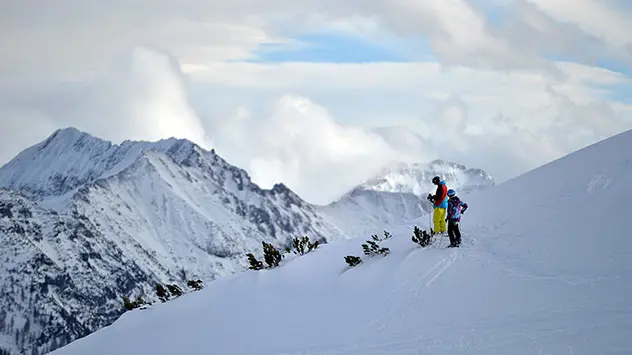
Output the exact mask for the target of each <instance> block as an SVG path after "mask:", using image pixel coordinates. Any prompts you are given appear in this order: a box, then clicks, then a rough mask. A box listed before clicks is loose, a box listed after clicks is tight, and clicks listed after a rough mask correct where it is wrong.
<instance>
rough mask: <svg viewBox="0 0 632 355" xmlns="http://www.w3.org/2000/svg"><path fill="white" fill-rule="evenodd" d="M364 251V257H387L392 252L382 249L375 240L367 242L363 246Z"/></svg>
mask: <svg viewBox="0 0 632 355" xmlns="http://www.w3.org/2000/svg"><path fill="white" fill-rule="evenodd" d="M362 251H363V252H364V255H367V256H374V255H378V254H381V255H384V256H386V255H388V253H390V252H391V250H390V249H389V248H382V247H380V246H379V244H377V242H376V241H374V240H367V241H366V243H364V244H362Z"/></svg>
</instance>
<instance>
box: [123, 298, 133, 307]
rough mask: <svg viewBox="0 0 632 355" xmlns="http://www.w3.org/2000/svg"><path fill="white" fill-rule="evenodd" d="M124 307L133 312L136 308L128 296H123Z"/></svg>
mask: <svg viewBox="0 0 632 355" xmlns="http://www.w3.org/2000/svg"><path fill="white" fill-rule="evenodd" d="M123 307H125V309H127V310H128V311H131V310H132V309H134V308H135V307H134V303H132V302H130V300H129V298H127V296H123Z"/></svg>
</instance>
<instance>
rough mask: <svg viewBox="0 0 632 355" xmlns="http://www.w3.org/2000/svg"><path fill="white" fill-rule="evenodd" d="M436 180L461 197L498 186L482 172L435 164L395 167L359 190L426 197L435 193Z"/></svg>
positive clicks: (458, 165)
mask: <svg viewBox="0 0 632 355" xmlns="http://www.w3.org/2000/svg"><path fill="white" fill-rule="evenodd" d="M434 176H440V177H441V178H443V179H444V180H445V181H446V182H447V184H448V186H449V187H450V188H453V189H455V190H457V191H458V193H459V194H461V195H462V194H464V193H468V192H471V191H476V190H482V189H487V188H489V187H492V186H494V179H493V178H492V177H491V176H490V175H488V174H487V173H486V172H485V171H483V170H481V169H472V168H467V167H465V166H464V165H461V164H456V163H453V162H447V161H444V160H434V161H432V162H430V163H428V164H420V163H395V164H393V165H391V166H389V167H386V168H385V169H384V170H383V171H382V172H381V173H379V174H377V175H376V176H375V177H373V178H371V179H369V180H368V181H366V182H365V183H364V184H362V185H360V186H359V188H360V189H363V190H374V191H384V192H405V193H413V194H415V195H418V196H421V195H423V196H425V195H426V194H427V193H428V192H432V191H434V190H435V186H434V185H433V184H432V182H431V180H432V178H433V177H434Z"/></svg>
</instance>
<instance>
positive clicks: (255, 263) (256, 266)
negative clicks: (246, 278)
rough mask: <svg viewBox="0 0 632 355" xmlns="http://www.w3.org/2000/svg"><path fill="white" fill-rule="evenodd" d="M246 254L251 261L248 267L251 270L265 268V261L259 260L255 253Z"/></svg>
mask: <svg viewBox="0 0 632 355" xmlns="http://www.w3.org/2000/svg"><path fill="white" fill-rule="evenodd" d="M246 256H247V257H248V263H250V267H248V269H250V270H261V269H263V263H262V262H261V261H259V260H257V258H256V257H255V256H254V254H252V253H248V254H246Z"/></svg>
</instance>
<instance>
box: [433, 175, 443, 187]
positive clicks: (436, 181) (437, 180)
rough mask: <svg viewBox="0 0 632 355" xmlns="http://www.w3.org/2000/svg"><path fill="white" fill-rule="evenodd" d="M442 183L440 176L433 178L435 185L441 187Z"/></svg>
mask: <svg viewBox="0 0 632 355" xmlns="http://www.w3.org/2000/svg"><path fill="white" fill-rule="evenodd" d="M440 182H441V178H440V177H439V176H435V177H433V178H432V183H433V184H435V185H439V183H440Z"/></svg>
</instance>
